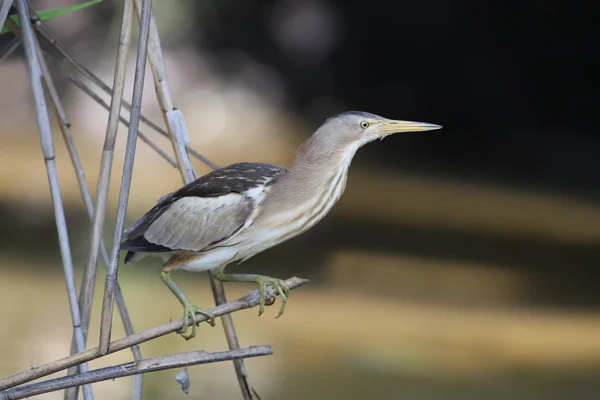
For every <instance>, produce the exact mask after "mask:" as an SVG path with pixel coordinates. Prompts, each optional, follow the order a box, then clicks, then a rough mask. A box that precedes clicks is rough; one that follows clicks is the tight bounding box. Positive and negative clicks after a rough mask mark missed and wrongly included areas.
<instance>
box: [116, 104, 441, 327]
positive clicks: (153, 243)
mask: <svg viewBox="0 0 600 400" xmlns="http://www.w3.org/2000/svg"><path fill="white" fill-rule="evenodd" d="M440 128H441V126H439V125H433V124H426V123H422V122H409V121H395V120H390V119H387V118H383V117H379V116H377V115H374V114H370V113H366V112H356V111H351V112H346V113H342V114H338V115H336V116H333V117H331V118H329V119H328V120H327V121H325V123H324V124H323V125H322V126H321V127H319V129H317V131H316V132H315V133H314V134H313V135H312V136H311V137H310V138H309V139H308V140H306V141H305V142H304V143H303V144H302V145H301V146H300V147H299V148H298V151H297V154H296V159H295V161H294V163H293V165H292V166H291V167H290V168H285V167H280V166H276V165H270V164H261V163H251V162H245V163H238V164H232V165H229V166H227V167H224V168H219V169H217V170H214V171H212V172H210V173H208V174H206V175H204V176H202V177H200V178H198V179H196V180H195V181H194V182H192V183H190V184H188V185H186V186H184V187H182V188H181V189H179V190H177V191H175V192H173V193H170V194H168V195H166V196H164V197H163V198H161V199H160V200H159V201H158V203H157V204H156V205H155V206H154V207H153V208H152V209H151V210H150V211H148V212H147V213H146V214H145V215H144V216H143V217H142V218H141V219H140V220H139V221H137V222H136V223H135V224H133V225H132V226H131V227H130V228H129V229H127V230H126V231H125V236H126V240H125V241H124V242H123V243H122V244H121V248H122V249H125V250H128V252H127V255H126V257H125V263H133V262H136V261H138V260H139V259H141V258H143V257H145V256H147V255H158V256H161V257H162V258H163V259H164V264H163V267H162V273H161V278H162V280H163V281H164V282H165V284H166V285H167V286H168V287H169V289H171V291H172V292H173V294H175V296H177V298H178V299H179V301H180V302H181V304H182V305H183V308H184V314H183V319H184V326H183V328H182V330H181V331H179V333H181V334H182V335H183V337H184V338H186V339H190V338H192V337H194V336H195V334H196V318H195V314H196V312H198V313H201V314H204V315H206V316H208V317H209V322H210V323H211V324H212V325H213V326H214V316H213V315H211V314H210V313H208V312H207V311H204V310H201V309H199V308H198V307H196V306H195V305H193V304H192V303H191V302H190V301H189V300H188V299H187V298H186V297H185V296H184V294H183V293H182V292H181V290H180V289H179V287H178V286H177V285H176V284H175V282H173V281H172V280H171V276H170V274H171V272H172V271H173V270H176V269H183V270H187V271H211V272H212V274H213V276H214V278H215V279H218V280H220V281H223V282H256V283H258V284H259V288H260V308H259V315H261V314H262V313H263V312H264V308H265V296H266V287H267V285H272V286H273V287H274V288H275V290H276V291H277V292H278V294H279V296H280V298H281V302H282V303H281V308H280V310H279V314H278V316H280V315H281V314H283V311H284V309H285V305H286V303H287V298H288V295H289V288H288V287H287V286H286V284H285V282H284V281H282V280H280V279H276V278H271V277H268V276H262V275H254V274H226V273H224V272H223V270H224V268H225V266H226V265H227V264H229V263H232V262H234V261H239V262H242V261H244V260H247V259H248V258H250V257H252V256H253V255H255V254H258V253H260V252H261V251H263V250H266V249H268V248H269V247H272V246H275V245H277V244H279V243H281V242H283V241H285V240H288V239H290V238H292V237H294V236H297V235H299V234H301V233H303V232H305V231H306V230H308V229H310V228H311V227H312V226H313V225H315V224H316V223H317V222H318V221H319V220H321V218H323V217H324V216H325V215H326V214H327V213H328V212H329V210H330V209H331V207H333V205H334V204H335V202H336V201H337V200H338V199H339V198H340V196H341V195H342V192H343V191H344V188H345V186H346V178H347V173H348V167H349V166H350V162H351V161H352V157H353V156H354V154H355V153H356V150H358V149H359V148H360V147H361V146H362V145H364V144H366V143H368V142H371V141H373V140H375V139H383V138H384V137H385V136H387V135H390V134H392V133H397V132H416V131H429V130H433V129H440ZM190 321H191V322H190ZM190 325H191V326H192V332H191V334H190V335H189V336H186V335H185V333H186V331H187V328H188V327H189V326H190Z"/></svg>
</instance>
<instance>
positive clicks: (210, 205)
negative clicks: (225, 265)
mask: <svg viewBox="0 0 600 400" xmlns="http://www.w3.org/2000/svg"><path fill="white" fill-rule="evenodd" d="M284 171H286V169H285V168H284V167H280V166H276V165H270V164H262V163H238V164H232V165H230V166H227V167H224V168H221V169H217V170H214V171H212V172H210V173H208V174H206V175H204V176H201V177H200V178H198V179H197V180H195V181H194V182H191V183H190V184H188V185H186V186H184V187H182V188H181V189H179V190H177V191H175V192H173V193H170V194H167V195H165V196H163V197H162V198H161V199H159V201H158V202H157V204H156V205H155V206H154V207H153V208H152V209H151V210H150V211H148V212H147V213H146V214H145V215H144V216H143V217H142V218H140V219H139V220H138V221H137V222H135V223H134V224H133V225H132V226H131V227H129V228H128V229H127V230H126V231H125V236H126V237H127V239H126V240H125V241H124V242H123V243H122V244H121V248H122V249H124V250H129V251H130V252H149V253H153V252H158V253H161V252H171V251H174V250H187V251H202V250H206V249H208V248H212V247H214V246H219V245H221V244H224V243H225V242H227V241H228V240H230V239H232V238H233V237H234V236H236V235H237V234H238V233H239V232H241V231H242V230H243V229H244V228H245V227H247V226H249V225H250V224H251V223H252V220H253V215H254V213H255V212H256V208H257V206H258V205H259V204H260V202H261V201H262V199H263V197H264V190H265V189H266V188H267V187H268V186H269V185H271V184H273V183H274V182H276V180H277V178H278V177H279V175H280V174H281V173H282V172H284Z"/></svg>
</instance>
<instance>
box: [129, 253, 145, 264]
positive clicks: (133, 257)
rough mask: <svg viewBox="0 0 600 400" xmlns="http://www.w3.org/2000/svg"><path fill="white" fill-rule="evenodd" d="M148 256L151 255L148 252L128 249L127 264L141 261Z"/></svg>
mask: <svg viewBox="0 0 600 400" xmlns="http://www.w3.org/2000/svg"><path fill="white" fill-rule="evenodd" d="M148 256H149V254H147V253H139V252H135V251H128V252H127V254H125V264H133V263H136V262H138V261H140V260H141V259H142V258H146V257H148Z"/></svg>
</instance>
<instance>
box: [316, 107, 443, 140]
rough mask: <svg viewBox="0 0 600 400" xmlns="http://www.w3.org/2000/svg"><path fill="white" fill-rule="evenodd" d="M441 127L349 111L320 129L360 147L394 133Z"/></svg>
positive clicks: (330, 120)
mask: <svg viewBox="0 0 600 400" xmlns="http://www.w3.org/2000/svg"><path fill="white" fill-rule="evenodd" d="M441 128H442V127H441V126H440V125H435V124H428V123H425V122H414V121H400V120H393V119H388V118H384V117H380V116H379V115H375V114H371V113H368V112H363V111H348V112H345V113H341V114H337V115H335V116H333V117H331V118H329V119H328V120H327V121H325V123H324V124H323V125H322V126H321V128H319V130H321V131H323V132H329V133H330V134H331V135H335V136H337V137H338V138H339V139H340V140H341V141H343V142H346V143H357V144H359V146H362V145H363V144H366V143H369V142H371V141H373V140H376V139H383V138H384V137H386V136H389V135H391V134H393V133H400V132H420V131H432V130H435V129H441Z"/></svg>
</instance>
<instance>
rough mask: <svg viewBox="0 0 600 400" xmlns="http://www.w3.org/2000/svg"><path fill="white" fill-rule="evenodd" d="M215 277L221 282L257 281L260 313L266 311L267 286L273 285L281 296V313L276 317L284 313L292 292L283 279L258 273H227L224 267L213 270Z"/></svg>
mask: <svg viewBox="0 0 600 400" xmlns="http://www.w3.org/2000/svg"><path fill="white" fill-rule="evenodd" d="M213 277H214V278H215V279H217V280H219V281H221V282H256V283H258V285H259V292H260V306H259V308H258V315H262V313H264V312H265V300H266V297H267V286H269V285H271V286H273V288H274V289H275V290H276V291H277V293H278V294H279V297H281V308H280V309H279V314H277V316H276V317H275V318H279V317H281V316H282V315H283V311H284V309H285V305H286V304H287V301H288V296H289V294H290V288H289V287H288V285H287V284H286V283H285V282H284V281H283V280H281V279H277V278H271V277H270V276H264V275H256V274H226V273H224V272H223V270H222V269H217V270H216V271H214V272H213Z"/></svg>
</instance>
